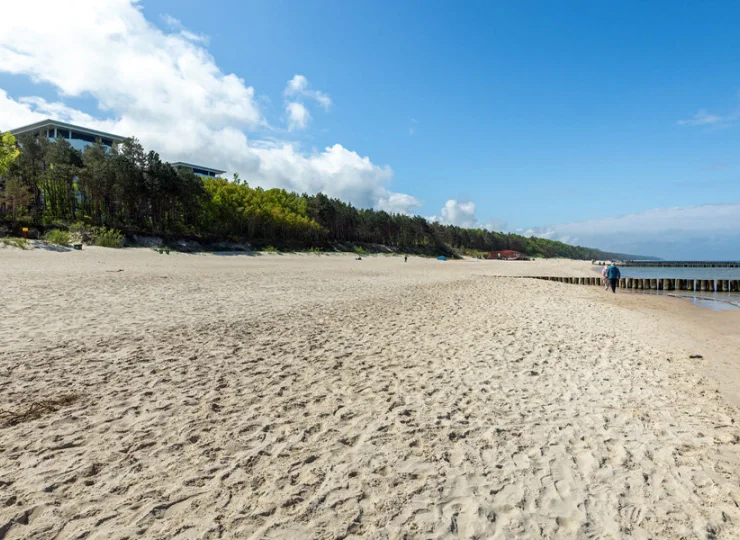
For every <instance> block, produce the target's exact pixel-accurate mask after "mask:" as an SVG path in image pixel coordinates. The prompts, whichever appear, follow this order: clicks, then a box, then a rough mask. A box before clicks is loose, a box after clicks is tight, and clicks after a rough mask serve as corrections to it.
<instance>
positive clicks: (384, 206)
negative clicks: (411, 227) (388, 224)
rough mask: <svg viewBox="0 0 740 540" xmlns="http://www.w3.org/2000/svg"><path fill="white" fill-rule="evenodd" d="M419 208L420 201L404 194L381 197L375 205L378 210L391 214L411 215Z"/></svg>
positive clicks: (390, 194)
mask: <svg viewBox="0 0 740 540" xmlns="http://www.w3.org/2000/svg"><path fill="white" fill-rule="evenodd" d="M420 206H421V201H419V199H417V198H416V197H412V196H411V195H406V194H405V193H390V192H388V193H387V194H386V195H383V196H381V197H380V199H379V200H378V204H377V205H376V207H377V209H378V210H385V211H386V212H389V213H391V214H412V213H413V211H414V210H415V209H416V208H419V207H420Z"/></svg>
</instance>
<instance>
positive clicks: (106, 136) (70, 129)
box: [10, 119, 126, 151]
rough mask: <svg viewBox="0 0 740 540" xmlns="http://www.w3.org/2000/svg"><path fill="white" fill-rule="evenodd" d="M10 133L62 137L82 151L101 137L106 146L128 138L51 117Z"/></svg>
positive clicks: (51, 138) (53, 138)
mask: <svg viewBox="0 0 740 540" xmlns="http://www.w3.org/2000/svg"><path fill="white" fill-rule="evenodd" d="M10 133H12V134H13V135H14V136H15V137H16V138H18V137H19V136H21V135H27V134H31V135H34V136H36V137H39V136H44V137H47V138H48V139H49V140H54V141H55V140H57V139H58V138H59V137H61V138H62V139H65V140H67V142H69V144H71V145H72V146H73V147H74V148H76V149H77V150H80V151H82V150H84V149H85V147H87V146H90V145H91V144H94V143H95V141H96V140H97V139H100V142H101V143H102V144H103V145H104V146H107V147H108V148H112V147H113V145H114V144H118V143H121V142H123V141H124V139H125V138H126V137H121V136H120V135H113V134H112V133H105V132H104V131H97V130H95V129H88V128H84V127H81V126H75V125H72V124H67V123H65V122H59V121H57V120H51V119H47V120H42V121H41V122H36V123H35V124H30V125H28V126H23V127H19V128H16V129H11V130H10Z"/></svg>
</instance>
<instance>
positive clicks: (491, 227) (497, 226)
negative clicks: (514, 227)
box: [482, 219, 508, 232]
mask: <svg viewBox="0 0 740 540" xmlns="http://www.w3.org/2000/svg"><path fill="white" fill-rule="evenodd" d="M482 228H483V229H486V230H487V231H491V232H504V231H506V230H507V228H508V226H507V223H506V222H505V221H503V220H501V219H489V220H488V221H486V223H485V225H483V227H482Z"/></svg>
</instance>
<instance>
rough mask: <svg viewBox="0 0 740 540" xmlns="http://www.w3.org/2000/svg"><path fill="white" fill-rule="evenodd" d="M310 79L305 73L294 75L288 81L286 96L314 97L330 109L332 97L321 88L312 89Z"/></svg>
mask: <svg viewBox="0 0 740 540" xmlns="http://www.w3.org/2000/svg"><path fill="white" fill-rule="evenodd" d="M309 86H310V85H309V83H308V79H306V77H304V76H303V75H294V76H293V78H292V79H290V80H289V81H288V84H287V86H286V87H285V92H284V94H285V96H286V97H296V96H302V97H304V98H308V99H312V100H314V101H316V102H317V103H318V104H319V105H321V106H322V107H323V108H324V110H327V111H328V110H329V107H331V105H332V101H331V98H330V97H329V96H328V95H326V94H325V93H324V92H321V91H319V90H312V89H311V88H309Z"/></svg>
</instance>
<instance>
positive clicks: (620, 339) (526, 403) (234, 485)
mask: <svg viewBox="0 0 740 540" xmlns="http://www.w3.org/2000/svg"><path fill="white" fill-rule="evenodd" d="M536 273H542V274H543V275H558V274H559V275H593V271H592V269H591V267H590V265H588V264H583V263H572V262H568V261H543V262H542V263H540V262H534V263H532V262H527V263H507V262H500V261H491V262H470V263H463V262H452V261H449V262H445V263H442V262H439V261H432V260H425V259H418V258H411V259H410V260H409V262H408V263H404V262H403V260H402V258H399V257H383V256H377V257H366V258H364V260H363V261H355V260H353V258H352V257H350V256H315V255H311V256H308V255H269V256H246V255H231V256H228V255H223V256H218V255H185V254H172V255H170V256H165V255H159V254H157V253H155V252H153V251H151V250H117V251H116V250H105V249H87V248H86V249H85V250H83V251H82V252H74V253H47V252H40V251H38V250H36V251H33V252H21V251H16V250H10V249H8V250H0V280H2V281H1V283H2V286H1V287H2V288H1V289H0V291H1V292H2V298H3V300H4V306H3V308H2V312H1V315H0V317H2V325H1V326H0V409H2V410H5V411H12V412H18V411H24V410H27V409H28V407H29V406H30V405H31V404H33V403H36V402H40V401H43V400H49V399H54V398H58V397H60V396H64V395H74V396H75V399H76V400H75V401H74V402H72V403H69V404H67V405H64V406H60V407H59V408H58V409H57V410H55V411H51V412H46V413H44V414H40V415H39V416H38V417H37V418H35V419H30V420H27V421H21V422H19V423H17V424H15V425H7V422H6V424H5V425H3V427H0V538H7V539H11V538H13V539H14V538H39V539H40V538H58V539H73V538H88V539H92V538H101V539H102V538H106V539H107V538H111V539H121V540H122V539H124V538H167V539H170V538H171V539H175V538H178V539H180V538H183V539H184V538H317V539H330V538H331V539H334V538H365V537H367V538H502V539H503V538H615V539H616V538H622V537H627V536H629V537H632V538H645V539H647V538H736V537H737V536H738V535H740V507H739V505H740V468H739V467H738V460H737V449H738V446H737V444H738V442H740V426H738V424H737V423H736V420H737V418H738V416H737V413H738V410H737V408H736V407H735V406H734V405H733V404H731V403H730V402H729V401H728V400H727V399H726V398H725V395H724V394H723V393H722V392H720V391H719V388H720V387H719V383H718V382H717V381H715V380H713V379H712V378H711V377H710V376H708V375H707V370H706V369H705V368H706V362H709V361H710V360H711V359H710V358H702V359H690V358H689V357H688V356H689V355H688V352H690V351H688V350H686V348H685V347H686V346H689V345H691V343H690V342H689V343H687V342H680V343H679V342H675V343H671V342H670V340H666V339H664V340H658V341H654V340H651V335H654V334H655V333H657V332H663V333H664V334H665V332H666V330H665V320H663V319H660V318H656V317H655V315H654V313H653V312H649V311H641V310H639V309H635V308H634V306H633V303H634V302H632V301H631V300H630V301H629V302H625V303H624V304H623V305H621V304H620V300H619V299H618V298H617V299H615V298H611V297H608V298H607V299H605V298H604V297H605V295H604V293H603V291H601V290H600V288H599V287H593V288H590V287H575V286H568V285H564V284H560V283H552V282H547V281H537V280H526V279H517V278H513V277H506V276H505V275H506V274H510V275H535V274H536ZM617 296H618V295H617ZM645 300H646V301H650V300H651V299H648V298H645ZM653 300H654V299H653ZM666 300H667V299H661V300H660V301H666ZM668 301H672V302H676V303H678V302H681V301H680V300H676V299H670V300H668ZM687 309H699V308H695V307H692V306H688V307H687ZM718 316H726V317H732V316H734V314H729V315H728V314H719V315H718ZM700 345H701V344H697V347H698V348H697V350H699V351H700V352H704V350H703V349H701V346H700ZM704 355H705V356H706V352H704ZM725 361H728V360H727V359H726V358H725ZM723 391H724V390H723ZM0 421H2V419H1V418H0Z"/></svg>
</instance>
